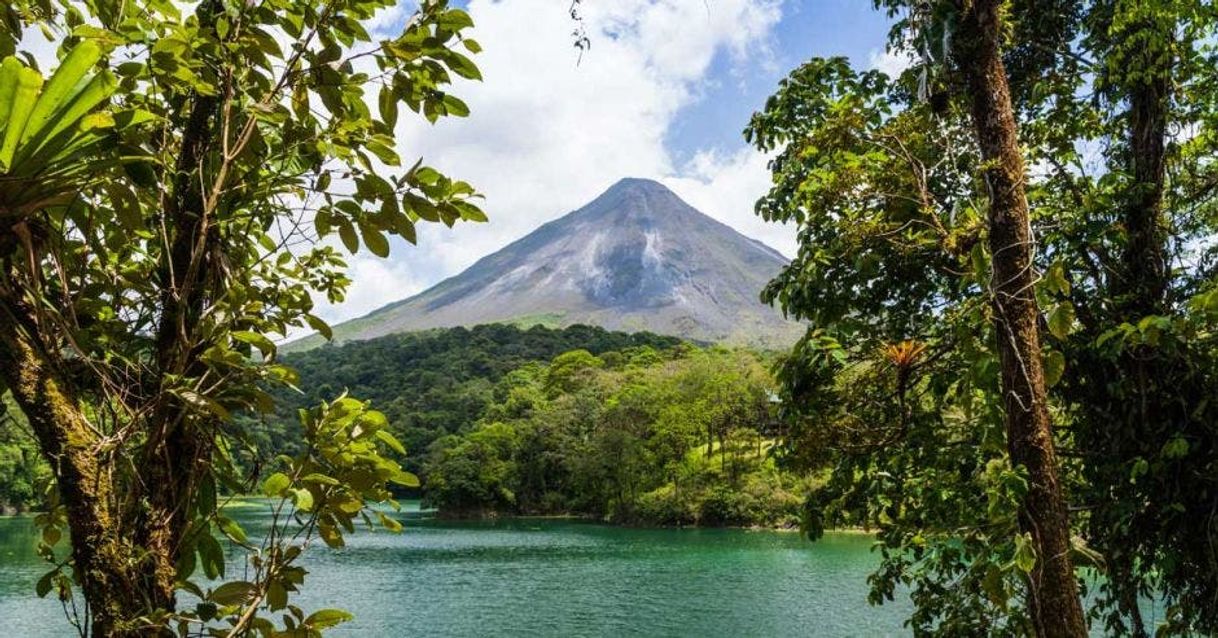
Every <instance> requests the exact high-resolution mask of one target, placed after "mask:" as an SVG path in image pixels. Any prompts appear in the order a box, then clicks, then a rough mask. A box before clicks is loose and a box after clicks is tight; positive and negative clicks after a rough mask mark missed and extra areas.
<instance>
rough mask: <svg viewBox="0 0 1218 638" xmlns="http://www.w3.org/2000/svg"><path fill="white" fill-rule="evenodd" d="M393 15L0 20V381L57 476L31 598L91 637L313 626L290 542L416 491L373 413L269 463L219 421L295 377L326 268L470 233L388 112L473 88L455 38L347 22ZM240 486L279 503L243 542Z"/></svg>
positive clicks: (129, 12) (425, 22)
mask: <svg viewBox="0 0 1218 638" xmlns="http://www.w3.org/2000/svg"><path fill="white" fill-rule="evenodd" d="M395 4H396V3H395V2H392V1H390V0H326V1H323V2H316V1H313V0H267V1H266V2H253V3H251V2H244V1H242V2H236V1H230V0H202V1H201V2H198V3H195V4H193V5H191V6H187V7H185V8H184V7H183V6H182V5H181V4H180V3H176V2H171V1H169V0H150V1H149V2H140V3H132V2H120V1H116V0H87V1H85V2H74V1H73V2H69V1H54V0H18V1H17V2H7V3H5V4H4V5H3V6H2V7H0V59H2V60H0V324H2V325H3V329H0V386H3V387H4V388H5V389H6V390H7V391H8V393H10V394H11V396H12V399H13V402H14V403H15V404H16V406H17V407H18V408H19V410H20V412H21V414H22V415H23V416H24V420H25V422H26V423H28V427H29V430H30V431H32V433H33V435H34V437H35V438H36V440H37V441H38V448H39V449H40V451H41V453H42V455H43V457H44V458H45V460H46V461H47V466H48V467H49V468H50V471H51V473H52V475H53V478H54V487H55V489H54V491H53V492H52V493H50V494H49V495H48V498H47V501H46V503H45V509H44V512H43V513H42V514H40V515H39V516H38V518H37V519H36V522H37V524H38V525H39V526H40V528H41V530H42V536H41V538H42V542H41V546H40V547H39V554H40V555H41V556H43V557H44V558H45V559H46V560H47V563H48V564H47V568H48V571H47V573H46V574H45V576H43V577H42V578H41V579H40V580H39V581H38V583H37V586H36V592H37V594H38V595H40V596H46V595H50V594H52V592H54V594H53V595H54V596H56V597H58V598H59V599H60V600H61V601H63V602H64V609H65V610H66V612H67V616H68V619H67V620H68V622H70V623H71V624H73V625H75V628H76V630H77V631H79V632H80V633H81V634H82V635H84V634H88V635H94V636H126V635H156V636H161V635H168V634H177V635H183V636H186V635H204V634H212V633H216V632H218V633H220V634H221V635H248V634H251V633H255V632H256V633H258V634H261V635H270V634H276V633H277V634H278V635H293V636H308V635H316V634H317V633H319V632H320V631H321V630H323V629H325V628H327V627H331V626H333V625H335V624H338V623H340V622H343V621H344V620H346V619H347V618H348V617H349V616H348V614H346V613H345V612H343V611H340V610H333V609H323V610H313V611H306V610H302V609H300V608H299V607H297V606H295V605H292V604H291V597H292V593H293V592H295V591H297V590H298V588H299V587H300V586H301V585H302V583H303V581H304V578H305V575H306V571H305V570H304V569H303V568H302V567H300V566H299V564H298V563H297V561H298V559H299V557H300V555H301V553H302V552H303V550H304V548H305V547H306V546H307V545H308V544H309V543H310V541H315V540H320V541H323V542H324V543H325V544H327V545H331V546H338V545H341V544H342V543H343V535H344V533H346V532H349V531H351V530H353V529H354V523H355V522H356V521H361V520H362V521H367V522H368V523H369V524H372V523H376V524H378V525H383V526H385V527H387V528H390V529H398V528H400V524H399V523H398V522H397V521H396V520H394V519H392V518H390V517H388V516H386V515H384V514H383V513H378V512H380V511H379V510H375V511H374V510H372V509H370V508H369V507H368V505H369V504H371V503H381V502H384V503H388V504H390V505H394V504H395V503H394V501H393V499H392V496H393V493H392V492H391V491H390V490H389V485H390V484H399V485H405V486H411V485H417V484H418V479H417V477H415V476H414V475H412V474H410V473H409V472H407V471H405V470H403V469H402V468H401V466H400V465H399V463H398V462H397V461H395V460H394V457H395V456H399V455H401V454H403V452H404V449H403V447H402V445H401V443H400V442H399V441H398V440H397V439H396V438H394V437H393V436H392V434H390V433H389V432H388V430H387V429H386V426H387V425H388V421H387V419H386V418H385V416H384V415H383V414H381V413H379V412H376V411H373V410H371V409H370V408H369V406H368V404H367V403H366V402H364V401H360V400H357V399H355V398H353V397H350V396H347V395H345V394H341V393H340V394H335V395H333V396H328V397H326V398H325V400H324V401H318V402H316V403H314V404H312V405H310V406H307V408H306V409H302V410H301V411H300V412H299V413H298V414H297V421H296V423H297V427H298V428H299V432H300V437H301V439H302V440H304V441H307V442H308V445H307V446H303V447H302V448H301V449H300V450H299V452H298V453H297V454H295V455H292V456H289V455H281V456H278V457H276V458H274V459H273V460H272V463H271V464H270V465H267V466H262V467H258V465H257V464H256V462H255V461H256V459H257V453H256V451H255V448H254V442H253V441H252V440H251V439H250V436H249V432H247V431H246V430H245V429H243V428H242V427H241V425H240V424H239V422H237V421H235V420H234V417H233V415H234V414H238V413H243V412H250V413H255V414H262V413H270V412H272V411H273V410H274V404H275V400H274V398H273V396H272V395H271V394H270V393H269V391H268V388H269V387H271V386H275V385H279V384H286V385H293V384H294V381H295V380H296V378H297V377H296V374H295V372H294V371H292V370H291V369H290V368H289V367H286V366H283V365H282V364H280V363H279V362H278V361H277V359H276V350H277V348H276V346H275V341H276V340H277V339H282V338H284V337H286V336H287V335H288V333H289V331H290V330H292V329H293V328H303V327H306V326H308V327H311V328H312V329H314V330H318V331H321V332H323V333H328V330H329V329H328V327H327V326H326V324H325V323H324V322H323V321H322V320H320V319H319V318H317V317H316V316H314V315H313V313H312V310H313V303H314V302H313V295H317V296H318V298H324V299H329V300H330V301H339V300H341V299H342V297H343V294H344V291H345V289H346V286H347V284H348V280H347V278H346V276H345V275H344V273H343V269H344V263H343V259H342V253H343V252H344V251H345V252H350V253H354V252H356V251H358V250H361V249H366V250H368V251H369V252H371V253H373V254H375V255H379V256H382V257H383V256H385V255H387V254H388V252H389V246H390V244H389V241H388V236H390V235H395V236H398V237H401V238H403V239H404V240H406V241H408V242H413V241H414V240H415V226H416V224H420V223H432V222H442V223H445V224H448V225H450V226H451V225H454V224H456V223H457V222H461V221H469V222H476V221H482V220H484V219H485V216H484V215H483V213H482V212H481V210H480V209H479V208H478V207H477V205H476V204H477V201H478V195H477V194H476V192H475V190H474V188H473V187H472V186H471V185H469V184H467V183H465V182H462V181H460V180H456V179H451V178H449V177H447V176H445V175H442V174H441V173H439V172H438V171H436V170H435V169H432V168H430V167H427V166H424V165H423V164H422V162H421V161H414V160H413V159H411V160H409V161H403V159H402V158H400V157H398V154H397V152H396V151H395V150H393V149H394V148H398V147H399V146H398V145H396V144H395V139H394V127H395V125H396V123H397V122H398V120H399V118H406V117H418V118H425V119H427V120H429V121H435V120H437V119H438V118H440V117H445V116H457V117H459V116H463V115H466V114H467V113H468V108H467V107H466V105H465V104H464V103H463V102H462V101H461V100H460V99H459V98H457V97H456V96H454V95H451V94H450V93H449V92H448V90H447V89H448V87H449V85H450V84H451V82H452V80H453V79H454V78H457V77H460V78H466V79H471V80H477V79H480V73H479V71H478V69H477V67H476V66H475V65H474V63H473V62H472V61H471V59H470V57H468V56H469V55H472V54H476V53H477V52H478V51H479V50H480V46H479V44H478V43H477V41H475V40H472V39H470V38H468V37H467V34H468V31H467V30H468V29H469V27H471V26H472V21H471V20H470V18H469V16H468V14H466V13H465V12H464V11H462V10H459V9H454V8H451V7H449V6H448V3H447V2H446V1H445V0H424V1H423V2H421V3H420V4H419V5H418V7H417V11H416V12H415V13H414V15H413V16H411V17H410V18H409V19H408V20H406V22H405V24H404V25H403V27H402V31H401V33H400V34H399V35H397V36H396V37H392V38H387V39H384V40H374V39H373V38H372V36H371V35H369V33H368V32H367V31H366V30H365V29H364V27H363V26H362V24H361V22H362V21H364V20H367V19H369V18H370V17H371V16H372V15H373V14H374V13H376V12H378V11H383V10H387V9H389V8H390V7H392V6H393V5H395ZM30 30H34V31H39V30H40V31H42V32H43V33H45V34H46V35H47V37H48V39H50V40H51V41H52V42H55V43H56V44H57V45H58V58H59V59H58V60H57V61H56V62H55V63H53V64H51V65H50V68H39V66H38V65H39V60H38V58H37V57H36V56H34V55H32V54H31V53H30V52H29V51H26V50H23V48H22V47H23V35H24V33H25V32H26V31H30ZM42 63H43V64H45V63H46V62H45V60H44V61H43V62H42ZM370 104H371V105H375V106H370ZM328 237H334V238H335V240H336V241H334V245H341V247H342V248H341V249H337V248H335V247H334V246H332V245H331V244H327V243H326V242H325V240H326V238H328ZM6 412H7V410H6ZM6 449H7V448H6ZM251 468H253V469H258V470H261V471H260V472H256V473H255V472H253V471H251ZM250 492H261V493H262V494H264V495H265V496H267V497H269V498H272V499H274V501H275V502H276V505H275V508H274V513H275V514H274V518H273V523H272V526H271V531H270V533H268V534H266V535H264V536H263V537H261V538H257V539H252V538H249V537H247V535H246V533H245V531H244V530H243V529H242V528H241V526H240V525H239V524H237V523H236V522H235V521H233V520H232V519H230V518H228V517H226V516H224V514H223V505H224V501H225V500H226V498H227V496H226V495H228V494H234V493H250ZM69 540H70V542H69ZM222 542H225V543H228V544H230V545H231V546H232V547H234V548H237V551H240V552H243V553H244V554H245V556H246V561H245V563H244V567H245V568H244V569H242V570H241V571H240V572H239V573H237V574H227V573H226V569H225V566H226V562H225V553H224V551H223V547H222V545H221V543H222ZM57 549H58V551H57ZM78 603H79V604H78Z"/></svg>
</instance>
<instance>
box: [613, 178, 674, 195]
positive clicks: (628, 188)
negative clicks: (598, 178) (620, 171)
mask: <svg viewBox="0 0 1218 638" xmlns="http://www.w3.org/2000/svg"><path fill="white" fill-rule="evenodd" d="M631 192H637V193H667V194H669V195H673V196H674V197H675V196H676V194H675V193H673V192H672V191H671V190H669V189H668V187H667V186H665V185H663V184H661V183H659V182H657V181H655V180H654V179H648V178H646V177H623V178H622V179H619V180H618V181H616V182H614V184H613V186H610V187H609V190H607V191H605V193H606V194H609V193H631Z"/></svg>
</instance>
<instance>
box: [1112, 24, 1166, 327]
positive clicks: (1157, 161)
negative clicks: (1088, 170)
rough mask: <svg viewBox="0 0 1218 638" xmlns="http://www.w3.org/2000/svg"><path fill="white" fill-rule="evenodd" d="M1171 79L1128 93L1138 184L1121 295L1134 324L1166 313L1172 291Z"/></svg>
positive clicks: (1127, 220)
mask: <svg viewBox="0 0 1218 638" xmlns="http://www.w3.org/2000/svg"><path fill="white" fill-rule="evenodd" d="M1157 35H1162V36H1163V37H1170V36H1171V34H1170V33H1169V34H1157ZM1148 73H1149V71H1148ZM1169 75H1170V72H1155V73H1151V78H1150V79H1147V80H1145V81H1141V82H1137V83H1136V84H1135V86H1134V87H1133V88H1132V90H1131V91H1130V93H1129V133H1130V135H1129V154H1130V158H1129V164H1130V169H1131V173H1132V174H1133V180H1134V184H1133V190H1132V193H1131V197H1130V199H1129V202H1128V203H1127V204H1126V205H1125V210H1124V215H1123V217H1124V225H1125V233H1126V243H1125V251H1124V254H1123V259H1122V262H1123V263H1122V270H1123V272H1122V273H1121V277H1120V278H1119V282H1118V286H1119V288H1120V289H1119V290H1118V294H1120V298H1119V299H1120V305H1121V309H1122V310H1123V311H1124V312H1123V314H1126V315H1128V318H1127V320H1129V321H1131V322H1132V323H1135V324H1136V323H1137V322H1138V320H1139V319H1141V318H1142V317H1144V316H1146V315H1150V314H1159V313H1161V312H1163V310H1164V308H1163V306H1164V300H1165V295H1166V293H1167V277H1168V270H1167V257H1166V252H1165V251H1166V243H1167V229H1166V226H1165V224H1164V222H1163V188H1164V177H1165V170H1166V138H1167V109H1168V102H1169V100H1170V90H1171V87H1170V82H1169V80H1170V78H1169Z"/></svg>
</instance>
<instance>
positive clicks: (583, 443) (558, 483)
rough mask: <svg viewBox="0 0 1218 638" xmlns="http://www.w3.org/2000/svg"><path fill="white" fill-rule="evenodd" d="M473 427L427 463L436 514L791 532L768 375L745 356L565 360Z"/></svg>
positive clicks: (793, 510) (789, 482)
mask: <svg viewBox="0 0 1218 638" xmlns="http://www.w3.org/2000/svg"><path fill="white" fill-rule="evenodd" d="M494 395H495V398H496V400H495V402H494V403H492V404H491V405H489V406H487V408H486V410H485V411H484V413H483V414H482V417H481V418H480V419H479V420H478V422H477V424H476V425H475V426H474V427H472V428H469V429H467V430H466V431H463V432H462V433H460V434H456V435H450V436H446V437H443V438H441V439H438V440H437V441H436V442H435V443H433V444H432V445H431V447H430V448H429V449H428V451H427V456H426V463H425V465H424V470H425V473H426V481H425V487H426V492H425V493H426V497H427V499H428V500H429V501H430V502H432V503H434V504H435V505H437V506H438V507H440V509H441V512H446V513H452V514H477V515H482V514H486V513H488V512H500V513H511V514H581V515H586V516H594V517H597V518H603V519H608V520H613V521H617V522H625V523H640V524H658V525H687V524H701V525H787V526H793V525H796V524H797V523H798V520H799V513H800V509H801V506H802V503H803V501H804V499H805V497H806V496H807V488H808V481H806V480H804V479H802V478H800V477H799V476H797V475H795V474H792V473H789V472H787V471H785V470H782V469H780V468H779V467H778V465H777V464H776V461H775V457H774V455H773V454H771V452H772V448H773V446H774V443H775V440H776V439H777V437H779V436H780V434H781V433H780V427H781V426H780V421H779V419H778V418H777V406H776V404H775V399H776V395H775V394H774V391H773V380H772V379H771V377H770V374H769V372H768V370H767V367H766V365H765V362H763V361H762V360H761V359H760V358H759V357H758V356H757V355H755V354H752V353H749V352H746V351H740V350H728V349H724V348H718V347H711V348H707V349H696V348H690V347H687V346H679V347H674V348H669V349H667V350H656V349H654V348H652V347H649V346H643V347H635V348H630V349H626V350H622V351H610V352H606V353H603V354H601V355H600V356H596V355H593V354H591V353H590V352H588V351H587V350H574V351H571V352H567V353H564V354H562V355H559V356H558V357H556V358H555V359H554V360H553V361H552V362H551V363H549V364H548V365H541V364H532V365H528V366H525V367H523V368H519V369H517V370H514V371H513V372H511V373H510V374H508V375H506V376H505V377H504V379H503V380H502V381H501V382H500V383H499V384H497V386H496V387H495V390H494Z"/></svg>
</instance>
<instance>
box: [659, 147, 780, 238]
mask: <svg viewBox="0 0 1218 638" xmlns="http://www.w3.org/2000/svg"><path fill="white" fill-rule="evenodd" d="M768 159H769V158H768V157H766V156H765V155H762V154H761V153H758V152H756V151H754V150H752V149H747V148H746V149H741V150H740V151H737V152H736V153H733V154H730V155H724V154H721V153H718V152H715V151H704V152H701V153H698V154H697V155H695V156H694V157H693V159H691V160H690V162H689V163H688V164H687V165H686V166H684V167H683V169H682V171H681V172H680V174H679V175H674V176H669V177H665V178H663V179H661V180H660V181H662V182H663V183H664V184H665V185H666V186H668V187H669V188H671V189H672V190H673V192H675V193H677V194H678V195H680V196H681V198H682V199H684V200H685V201H687V202H689V204H690V205H691V206H693V207H694V208H697V209H698V210H700V211H702V212H704V213H706V214H707V215H710V216H711V217H714V218H715V219H717V220H719V221H721V222H723V223H725V224H727V225H728V226H731V227H732V228H735V229H736V230H737V231H739V232H741V233H744V234H745V235H747V236H749V237H752V238H753V239H759V240H761V241H762V242H764V243H765V244H766V245H768V246H770V247H772V248H774V249H776V250H778V252H780V253H782V254H784V255H786V256H787V257H792V256H794V255H795V253H796V248H797V246H796V241H795V227H794V226H791V225H789V224H774V223H770V222H767V221H765V220H764V219H762V218H760V217H758V216H757V215H756V214H755V213H754V212H753V207H754V204H755V203H756V202H757V199H758V198H760V197H761V196H762V195H764V194H765V193H766V191H768V190H769V189H770V184H771V181H770V171H769V170H767V169H766V162H767V161H768Z"/></svg>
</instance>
